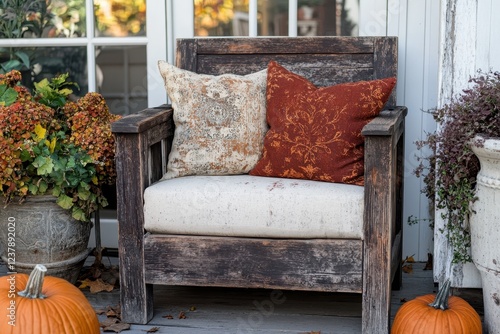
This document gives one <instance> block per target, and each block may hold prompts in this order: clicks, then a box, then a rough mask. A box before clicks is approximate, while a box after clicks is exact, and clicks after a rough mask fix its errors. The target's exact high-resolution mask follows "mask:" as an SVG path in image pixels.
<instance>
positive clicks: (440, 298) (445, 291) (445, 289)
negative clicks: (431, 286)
mask: <svg viewBox="0 0 500 334" xmlns="http://www.w3.org/2000/svg"><path fill="white" fill-rule="evenodd" d="M450 286H451V282H450V280H446V282H444V284H443V286H442V287H441V288H440V289H439V291H438V293H437V294H436V298H435V299H434V301H433V302H432V303H430V304H429V306H432V307H434V308H435V309H438V308H440V309H441V310H447V309H448V297H449V296H450Z"/></svg>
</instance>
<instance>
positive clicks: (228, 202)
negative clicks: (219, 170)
mask: <svg viewBox="0 0 500 334" xmlns="http://www.w3.org/2000/svg"><path fill="white" fill-rule="evenodd" d="M144 202H145V204H144V214H145V229H146V230H147V231H149V232H151V233H167V234H188V235H207V236H241V237H265V238H343V239H345V238H348V239H362V235H363V233H362V229H363V202H364V188H363V187H361V186H356V185H347V184H340V183H330V182H320V181H309V180H300V179H285V178H274V177H260V176H250V175H229V176H185V177H180V178H175V179H170V180H163V181H160V182H158V183H155V184H153V185H152V186H150V187H148V188H147V189H146V191H145V194H144Z"/></svg>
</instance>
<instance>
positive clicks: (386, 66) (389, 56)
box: [373, 37, 398, 106]
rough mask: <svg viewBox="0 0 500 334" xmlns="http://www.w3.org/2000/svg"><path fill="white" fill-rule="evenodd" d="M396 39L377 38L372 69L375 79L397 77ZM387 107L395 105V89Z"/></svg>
mask: <svg viewBox="0 0 500 334" xmlns="http://www.w3.org/2000/svg"><path fill="white" fill-rule="evenodd" d="M397 41H398V40H397V38H396V37H387V38H378V39H376V40H375V42H374V48H375V50H374V52H373V58H374V59H373V69H374V77H375V78H377V79H382V78H389V77H397V75H398V57H397V55H398V44H397ZM387 105H388V106H395V105H396V89H394V90H393V91H392V93H391V96H390V97H389V100H388V101H387Z"/></svg>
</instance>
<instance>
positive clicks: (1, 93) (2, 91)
mask: <svg viewBox="0 0 500 334" xmlns="http://www.w3.org/2000/svg"><path fill="white" fill-rule="evenodd" d="M16 99H17V92H16V91H15V90H14V89H13V88H11V87H8V86H7V85H5V84H3V85H0V106H6V107H8V106H10V105H11V104H12V103H14V102H16Z"/></svg>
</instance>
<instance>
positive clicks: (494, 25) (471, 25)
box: [434, 0, 500, 288]
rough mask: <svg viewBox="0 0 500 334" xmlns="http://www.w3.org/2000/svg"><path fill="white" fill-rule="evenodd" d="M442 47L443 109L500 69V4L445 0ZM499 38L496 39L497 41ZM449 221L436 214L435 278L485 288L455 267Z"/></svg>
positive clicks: (467, 268) (471, 271)
mask: <svg viewBox="0 0 500 334" xmlns="http://www.w3.org/2000/svg"><path fill="white" fill-rule="evenodd" d="M441 6H442V15H441V26H442V30H441V40H443V41H446V43H442V46H441V55H442V56H441V59H440V69H441V71H440V80H439V98H438V101H439V106H443V105H444V104H446V103H447V102H449V101H450V98H452V97H453V96H456V95H457V94H460V92H461V91H462V90H463V89H464V88H466V87H467V84H468V79H469V78H470V76H473V75H474V74H475V73H476V72H477V70H479V69H481V70H485V71H487V70H489V69H493V70H496V71H498V70H500V46H499V44H498V43H497V40H498V36H499V33H500V20H498V13H499V12H500V1H498V0H477V1H469V0H441ZM495 38H496V39H495ZM444 225H445V222H444V221H443V220H442V219H440V215H439V213H436V231H435V251H434V252H435V255H436V256H435V261H434V279H435V281H438V282H442V281H443V280H444V279H445V278H447V277H450V276H451V278H452V285H453V286H454V287H465V288H476V287H480V286H481V279H480V276H479V272H478V271H477V269H476V268H475V266H474V265H473V264H472V263H468V264H465V265H462V264H458V265H451V259H452V250H451V249H450V248H449V247H448V243H447V240H446V238H445V236H444V235H443V234H442V233H441V232H439V229H442V228H443V227H444Z"/></svg>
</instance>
